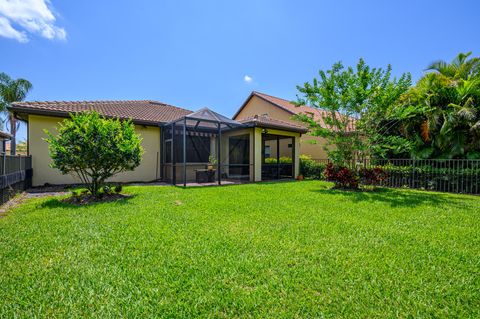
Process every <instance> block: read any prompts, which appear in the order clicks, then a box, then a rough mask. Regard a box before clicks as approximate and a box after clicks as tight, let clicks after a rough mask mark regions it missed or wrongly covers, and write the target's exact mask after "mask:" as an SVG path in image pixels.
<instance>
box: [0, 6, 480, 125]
mask: <svg viewBox="0 0 480 319" xmlns="http://www.w3.org/2000/svg"><path fill="white" fill-rule="evenodd" d="M15 6H17V7H15ZM479 12H480V1H473V0H472V1H461V0H459V1H438V0H437V1H418V0H417V1H353V0H351V1H306V0H297V1H280V0H277V1H274V0H270V1H262V0H257V1H250V0H243V1H208V0H204V1H193V0H192V1H173V0H171V1H144V0H137V1H122V0H117V1H98V0H97V1H89V0H82V1H66V0H64V1H60V0H51V1H45V0H10V1H7V0H0V52H1V57H2V58H1V59H0V71H3V72H6V73H8V74H10V75H11V76H13V77H24V78H27V79H29V80H30V81H31V82H32V83H33V85H34V90H33V91H32V92H31V93H30V94H29V96H28V100H96V99H103V100H107V99H116V100H118V99H153V100H159V101H162V102H166V103H170V104H173V105H178V106H181V107H185V108H188V109H192V110H196V109H199V108H201V107H204V106H207V107H210V108H212V109H214V110H216V111H218V112H220V113H222V114H225V115H227V116H231V115H233V114H234V112H235V111H236V109H237V108H238V107H239V106H240V105H241V104H242V102H243V101H244V100H245V98H246V97H247V96H248V94H249V93H250V92H251V91H252V90H258V91H261V92H265V93H269V94H272V95H276V96H280V97H284V98H287V99H294V98H295V94H296V88H295V86H296V85H297V84H300V83H303V82H305V81H309V80H311V79H312V78H313V77H314V76H316V74H317V72H318V70H319V69H327V68H329V67H330V66H331V65H332V64H333V63H334V62H336V61H339V60H341V61H343V62H344V64H346V65H351V64H355V63H356V61H357V60H358V59H359V58H360V57H363V58H364V59H365V60H366V62H367V63H368V64H370V65H372V66H375V67H385V66H386V65H387V64H388V63H390V64H391V65H392V67H393V72H394V74H396V75H399V74H401V73H402V72H411V73H412V75H413V77H414V79H417V78H418V77H419V76H421V74H422V70H423V69H424V68H425V66H426V65H428V64H429V63H430V62H432V61H433V60H436V59H447V60H450V59H451V58H453V57H454V56H455V55H456V54H457V53H458V52H462V51H463V52H465V51H474V54H476V55H480V33H479V31H480V19H478V13H479ZM29 15H30V16H29ZM29 17H33V18H32V19H30V20H29V19H28V18H29ZM32 21H33V22H34V23H33V25H32V23H28V22H32ZM246 76H248V77H249V78H248V79H250V81H246V80H245V79H246ZM21 134H24V132H22V133H21Z"/></svg>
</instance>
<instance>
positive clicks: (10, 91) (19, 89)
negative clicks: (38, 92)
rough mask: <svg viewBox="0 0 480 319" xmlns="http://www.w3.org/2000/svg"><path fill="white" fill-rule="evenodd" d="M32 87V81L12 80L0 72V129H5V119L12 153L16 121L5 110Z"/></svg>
mask: <svg viewBox="0 0 480 319" xmlns="http://www.w3.org/2000/svg"><path fill="white" fill-rule="evenodd" d="M32 87H33V86H32V83H30V82H29V81H27V80H25V79H16V80H14V79H12V78H11V77H10V76H9V75H8V74H6V73H3V72H1V73H0V113H2V119H1V122H0V130H4V129H5V128H4V126H5V123H6V122H7V121H8V122H9V123H10V134H11V135H12V140H11V150H12V154H14V155H15V152H16V143H15V137H16V134H17V121H16V118H15V117H14V116H13V114H11V113H8V112H7V107H8V106H10V104H12V103H13V102H19V101H23V100H24V99H25V98H26V97H27V94H28V92H29V91H30V90H31V89H32Z"/></svg>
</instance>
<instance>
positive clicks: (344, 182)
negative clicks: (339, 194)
mask: <svg viewBox="0 0 480 319" xmlns="http://www.w3.org/2000/svg"><path fill="white" fill-rule="evenodd" d="M323 174H324V176H325V178H326V180H327V181H330V182H333V183H334V184H335V185H334V188H340V189H358V188H359V177H358V174H357V172H356V171H355V170H354V169H351V168H348V167H345V166H339V165H335V164H334V163H328V164H327V166H326V167H325V171H324V173H323Z"/></svg>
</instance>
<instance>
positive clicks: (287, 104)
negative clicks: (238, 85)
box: [233, 91, 355, 127]
mask: <svg viewBox="0 0 480 319" xmlns="http://www.w3.org/2000/svg"><path fill="white" fill-rule="evenodd" d="M253 96H256V97H258V98H260V99H262V100H264V101H267V102H269V103H270V104H273V105H274V106H276V107H278V108H280V109H282V110H284V111H286V112H288V113H290V114H292V116H293V115H295V114H307V115H313V118H314V119H315V121H317V123H319V124H320V125H321V126H322V127H326V125H325V122H324V118H325V117H326V115H327V111H324V110H320V109H317V108H314V107H311V106H308V105H301V106H296V105H295V104H293V103H292V102H291V101H288V100H285V99H282V98H279V97H276V96H272V95H268V94H265V93H261V92H257V91H253V92H252V93H251V94H250V96H249V97H248V98H247V100H246V101H245V102H244V103H243V104H242V106H241V107H240V108H239V109H238V111H237V112H236V113H235V115H234V116H233V119H235V118H236V117H237V116H238V115H239V114H240V112H241V111H242V110H243V108H244V107H245V106H246V105H247V104H248V102H249V101H250V99H251V98H252V97H253ZM352 120H353V122H355V119H352Z"/></svg>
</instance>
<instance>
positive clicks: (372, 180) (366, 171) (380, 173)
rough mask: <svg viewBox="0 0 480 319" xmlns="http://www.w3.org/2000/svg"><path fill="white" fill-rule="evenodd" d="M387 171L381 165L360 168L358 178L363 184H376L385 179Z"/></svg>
mask: <svg viewBox="0 0 480 319" xmlns="http://www.w3.org/2000/svg"><path fill="white" fill-rule="evenodd" d="M387 177H388V175H387V172H386V171H385V170H384V169H382V168H381V167H374V168H363V169H361V170H360V180H361V183H362V184H363V185H372V186H378V185H381V184H382V182H383V181H385V180H386V179H387Z"/></svg>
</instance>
